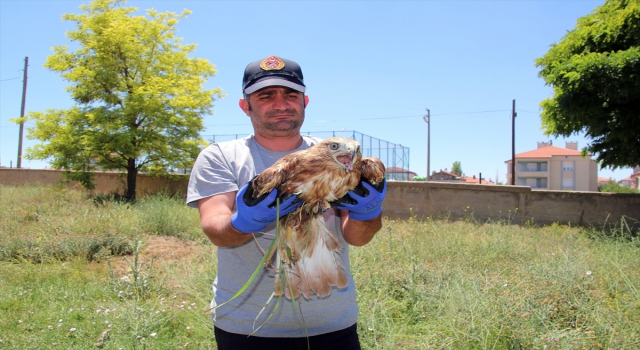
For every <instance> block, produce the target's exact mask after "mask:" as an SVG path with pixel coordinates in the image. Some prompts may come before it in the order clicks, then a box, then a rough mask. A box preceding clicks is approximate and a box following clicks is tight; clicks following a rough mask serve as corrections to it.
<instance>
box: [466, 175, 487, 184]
mask: <svg viewBox="0 0 640 350" xmlns="http://www.w3.org/2000/svg"><path fill="white" fill-rule="evenodd" d="M460 180H461V181H462V182H463V183H466V184H479V185H495V183H494V182H493V181H491V180H487V179H485V178H484V177H483V178H479V177H476V176H475V175H473V176H472V177H461V178H460Z"/></svg>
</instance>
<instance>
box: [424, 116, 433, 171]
mask: <svg viewBox="0 0 640 350" xmlns="http://www.w3.org/2000/svg"><path fill="white" fill-rule="evenodd" d="M430 118H431V111H429V108H427V115H425V116H424V117H423V118H422V119H424V121H425V122H426V123H427V181H429V179H430V178H431V167H430V164H429V163H430V162H431V154H430V151H431V150H430V149H429V148H430V146H431V120H430Z"/></svg>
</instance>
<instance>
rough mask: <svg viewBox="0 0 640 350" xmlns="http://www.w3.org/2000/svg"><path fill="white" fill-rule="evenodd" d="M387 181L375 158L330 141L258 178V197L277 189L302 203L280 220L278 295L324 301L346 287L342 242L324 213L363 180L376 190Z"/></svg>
mask: <svg viewBox="0 0 640 350" xmlns="http://www.w3.org/2000/svg"><path fill="white" fill-rule="evenodd" d="M347 170H348V171H347ZM384 176H385V167H384V164H383V163H382V162H381V161H380V160H379V159H377V158H374V157H368V158H362V153H361V151H360V144H359V143H358V142H357V141H355V140H351V139H346V138H330V139H327V140H324V141H322V142H320V143H318V144H316V145H314V146H312V147H310V148H308V149H306V150H303V151H298V152H295V153H292V154H289V155H287V156H285V157H283V158H281V159H280V160H278V161H277V162H276V163H274V164H273V165H272V166H271V167H269V168H268V169H266V170H265V171H263V172H262V173H260V175H258V176H257V177H256V178H255V179H254V181H253V187H254V191H255V192H254V195H255V196H256V197H257V196H260V195H262V194H265V193H268V192H271V191H272V190H273V189H276V188H277V189H278V193H279V194H285V193H288V194H297V195H298V198H300V199H302V200H303V205H302V206H301V207H299V208H298V209H296V210H295V211H293V212H291V213H289V214H288V215H287V216H286V217H283V218H281V220H280V222H281V232H279V239H280V242H279V244H278V247H277V258H276V259H277V261H276V264H275V265H276V278H275V280H276V281H275V284H276V285H275V289H274V292H275V294H276V295H281V294H282V293H283V292H284V295H285V297H287V298H291V297H292V296H293V297H295V298H298V297H299V296H300V295H301V294H302V295H303V296H304V297H305V298H307V299H309V298H311V296H312V295H313V294H316V295H318V296H321V297H324V296H328V295H329V294H330V293H331V287H333V286H335V287H337V288H345V287H346V286H347V285H348V278H347V276H346V274H345V272H344V266H343V264H342V260H341V259H340V256H339V254H340V250H341V245H340V240H339V239H338V237H336V236H335V234H334V233H333V232H331V230H329V229H328V228H327V225H326V223H325V221H324V217H323V216H322V212H323V211H324V210H325V209H327V208H329V207H330V205H329V202H331V201H335V200H337V199H339V198H341V197H343V196H344V195H345V194H347V192H348V191H349V190H351V189H353V188H354V187H356V186H357V185H358V183H359V182H360V179H361V178H365V179H367V180H368V181H369V182H371V183H372V184H374V185H375V184H377V183H379V182H381V181H382V180H383V179H384ZM271 254H272V252H271ZM283 277H284V278H283ZM282 280H284V284H283V283H282Z"/></svg>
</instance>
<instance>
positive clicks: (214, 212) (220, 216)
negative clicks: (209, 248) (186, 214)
mask: <svg viewBox="0 0 640 350" xmlns="http://www.w3.org/2000/svg"><path fill="white" fill-rule="evenodd" d="M235 201H236V192H227V193H221V194H218V195H215V196H211V197H206V198H202V199H200V200H198V209H199V210H200V226H201V227H202V231H204V233H205V234H206V235H207V237H209V240H210V241H211V242H212V243H213V244H215V245H216V246H218V247H233V246H236V245H240V244H242V243H244V242H246V241H247V240H249V239H250V238H251V237H252V235H248V234H245V233H242V232H240V231H238V230H236V229H235V228H234V227H233V226H232V225H231V216H232V215H233V212H232V211H231V209H232V208H233V204H234V203H235Z"/></svg>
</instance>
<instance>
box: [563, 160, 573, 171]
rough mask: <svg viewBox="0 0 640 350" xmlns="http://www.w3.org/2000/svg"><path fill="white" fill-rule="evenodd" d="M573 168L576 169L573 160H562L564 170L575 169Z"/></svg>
mask: <svg viewBox="0 0 640 350" xmlns="http://www.w3.org/2000/svg"><path fill="white" fill-rule="evenodd" d="M573 169H574V165H573V162H571V161H564V162H562V170H564V171H573Z"/></svg>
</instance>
